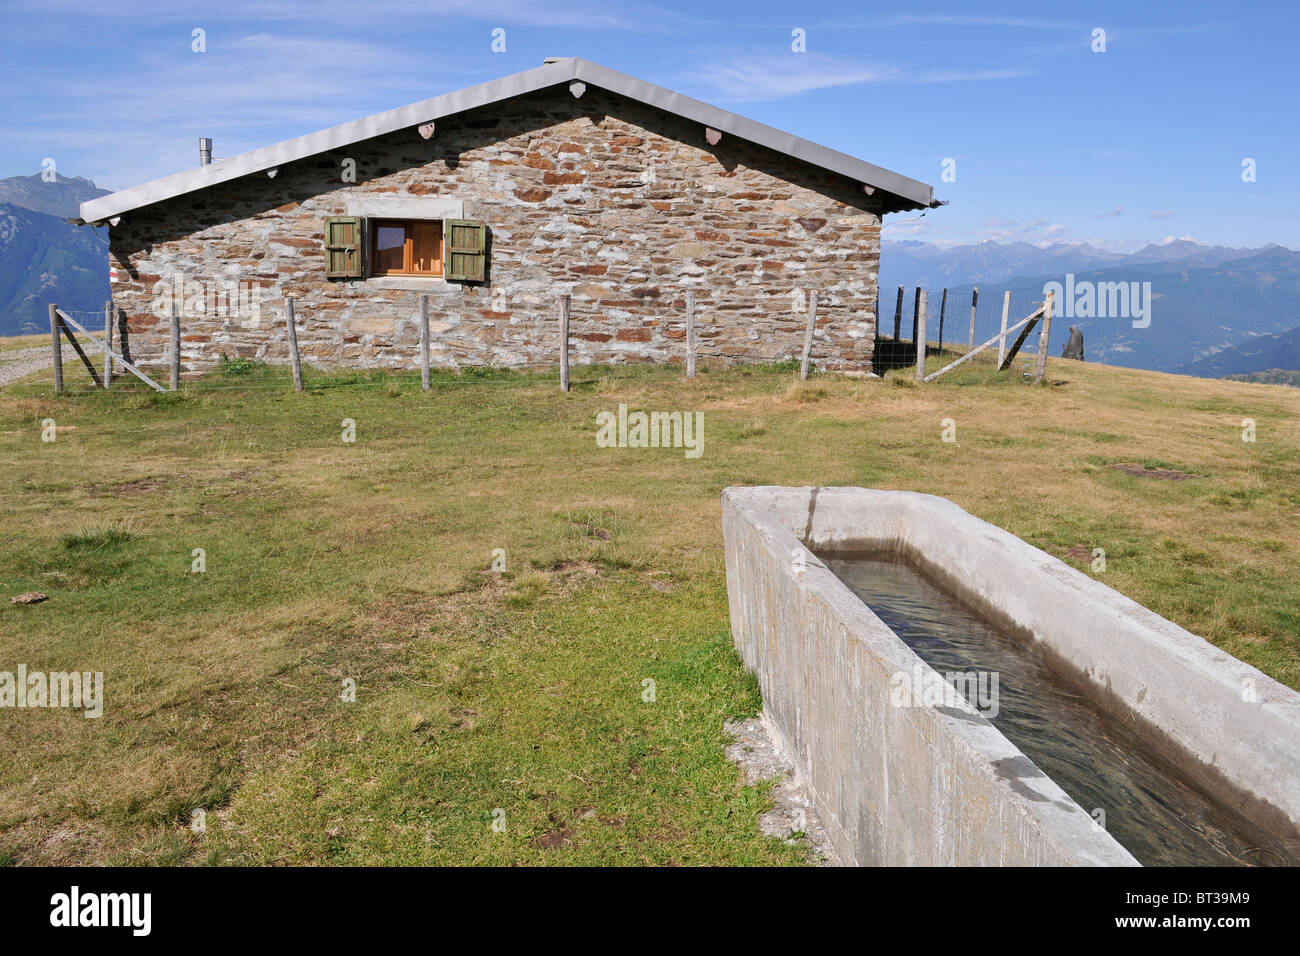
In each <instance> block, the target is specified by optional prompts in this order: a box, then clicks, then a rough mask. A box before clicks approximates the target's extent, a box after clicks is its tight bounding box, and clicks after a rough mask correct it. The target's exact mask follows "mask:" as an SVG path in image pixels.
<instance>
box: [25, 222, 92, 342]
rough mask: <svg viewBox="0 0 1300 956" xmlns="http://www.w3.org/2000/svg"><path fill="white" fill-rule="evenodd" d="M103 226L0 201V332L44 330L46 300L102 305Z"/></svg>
mask: <svg viewBox="0 0 1300 956" xmlns="http://www.w3.org/2000/svg"><path fill="white" fill-rule="evenodd" d="M105 231H106V230H104V229H100V230H94V229H91V228H90V227H89V226H85V227H81V228H77V227H74V226H70V225H68V224H67V223H65V222H64V221H63V220H62V219H59V218H56V217H55V216H50V215H46V214H45V213H39V212H33V211H32V210H30V209H24V208H22V207H20V206H15V205H13V204H12V203H6V202H0V263H3V267H0V335H23V334H26V333H30V332H40V331H41V330H43V329H45V330H48V329H49V327H50V324H49V310H48V305H49V303H51V302H54V303H56V304H58V305H61V306H63V307H64V308H66V309H74V310H93V309H102V308H103V306H104V303H105V302H106V301H107V300H108V297H109V285H108V245H107V239H106V238H105V237H104V235H103V234H104V233H105Z"/></svg>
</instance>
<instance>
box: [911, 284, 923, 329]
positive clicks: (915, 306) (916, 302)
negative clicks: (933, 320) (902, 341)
mask: <svg viewBox="0 0 1300 956" xmlns="http://www.w3.org/2000/svg"><path fill="white" fill-rule="evenodd" d="M920 314H921V287H920V286H917V287H916V295H915V296H914V297H913V298H912V341H913V342H915V341H916V322H917V317H918V316H919V315H920Z"/></svg>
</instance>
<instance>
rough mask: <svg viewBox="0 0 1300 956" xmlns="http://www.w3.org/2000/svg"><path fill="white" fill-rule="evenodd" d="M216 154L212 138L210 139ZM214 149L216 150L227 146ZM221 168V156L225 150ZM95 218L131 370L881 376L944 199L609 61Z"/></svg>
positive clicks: (140, 195) (133, 197)
mask: <svg viewBox="0 0 1300 956" xmlns="http://www.w3.org/2000/svg"><path fill="white" fill-rule="evenodd" d="M206 142H207V143H209V144H210V141H206ZM209 150H210V146H209ZM208 155H210V152H209V154H208ZM203 158H204V160H205V161H204V162H203V164H201V165H199V166H198V167H196V168H193V169H189V170H186V171H184V172H180V173H177V174H175V175H172V176H168V177H165V178H163V179H159V180H155V181H153V182H150V183H145V184H143V185H141V186H136V187H133V188H130V189H125V190H121V191H119V192H115V193H112V194H111V195H108V196H103V197H101V198H98V199H95V200H92V201H90V202H87V203H84V204H83V205H82V207H81V218H82V220H83V221H84V222H86V223H95V224H100V223H104V222H107V223H109V224H110V226H111V228H110V249H109V266H110V269H111V272H110V275H111V277H112V279H113V282H112V288H113V300H114V303H115V305H116V307H117V309H118V312H119V327H120V329H121V331H122V333H123V338H124V341H125V344H126V347H127V348H128V349H129V351H130V353H131V354H130V357H131V358H132V359H133V360H135V361H136V362H137V363H139V364H142V365H144V366H155V367H156V366H160V365H163V364H165V363H166V361H167V357H168V350H169V348H170V346H169V331H170V322H171V313H172V310H173V309H174V310H175V311H176V314H177V315H178V316H179V324H180V333H181V349H180V352H181V362H182V367H183V370H184V372H185V374H197V373H200V372H202V371H204V370H205V369H208V368H210V367H212V366H213V365H214V364H215V363H216V362H217V361H218V360H219V357H220V356H222V355H227V356H232V357H234V356H240V357H247V358H257V359H263V360H266V361H270V362H283V361H287V357H288V339H287V334H286V331H287V330H286V328H285V315H286V307H285V303H286V299H287V298H290V297H291V298H293V299H294V311H295V319H296V332H297V339H298V343H299V348H300V352H301V354H302V357H303V360H304V361H306V362H309V363H311V364H313V365H318V366H349V367H366V368H412V367H414V366H415V364H416V362H417V361H418V348H419V345H418V343H419V325H420V312H421V299H422V298H424V297H426V296H427V308H428V311H429V317H430V328H431V336H430V338H431V353H432V361H433V363H434V364H435V366H447V367H460V366H466V365H496V366H510V367H524V366H546V365H554V364H555V363H556V361H557V359H558V334H559V322H558V302H559V297H560V296H561V295H563V294H568V295H570V296H571V302H572V305H571V314H572V319H571V339H570V354H571V358H572V361H573V362H574V363H584V362H600V363H604V362H628V361H653V362H663V361H670V360H677V361H680V360H682V358H683V356H684V348H685V345H684V339H685V325H684V319H685V309H684V302H685V294H686V292H687V291H693V292H694V293H695V302H696V322H697V328H698V333H697V334H698V341H699V355H700V358H701V359H702V360H704V361H708V360H710V359H712V360H721V361H726V362H763V361H773V360H779V359H783V358H786V357H789V356H793V355H798V354H799V353H800V351H801V349H802V342H803V336H804V329H805V325H806V321H807V312H806V309H807V302H808V297H809V293H810V292H811V291H813V290H816V292H817V303H818V312H817V330H816V337H815V340H814V348H813V357H814V360H815V361H816V362H817V364H818V365H819V366H820V367H822V368H827V369H832V370H859V371H863V370H869V369H870V367H871V359H872V352H873V347H874V341H875V331H876V314H875V313H876V301H877V284H876V282H877V269H878V266H879V260H880V228H881V220H882V217H883V216H884V215H885V214H886V213H890V212H898V211H903V210H915V209H925V208H929V207H933V206H937V205H938V203H937V202H935V200H934V195H933V189H932V187H930V186H928V185H925V184H924V183H920V182H917V181H915V180H912V179H908V178H906V177H904V176H900V175H899V174H897V173H893V172H890V171H889V170H886V169H882V168H880V167H878V166H874V165H872V164H870V163H867V162H864V161H862V160H858V159H855V158H853V157H850V156H847V155H845V154H843V153H839V152H836V151H834V150H831V149H828V148H826V147H824V146H819V145H817V144H815V143H811V142H808V141H807V140H803V139H799V138H798V137H795V136H792V135H790V134H788V133H783V132H781V131H779V130H776V129H773V128H771V127H768V126H764V125H762V124H760V123H756V122H754V121H752V120H748V119H745V118H744V117H741V116H737V115H735V114H733V113H729V112H727V111H725V110H721V109H718V108H716V107H712V106H709V105H707V104H705V103H701V102H699V101H697V100H693V99H690V98H688V97H684V96H681V95H679V94H677V93H674V92H672V91H669V90H665V89H663V88H661V87H657V86H653V85H651V84H649V83H645V82H643V81H641V80H637V79H635V78H632V77H629V76H626V75H624V74H621V73H617V72H615V71H613V70H609V69H607V68H605V67H601V66H598V65H597V64H594V63H591V62H589V61H586V60H582V59H577V58H563V59H554V60H547V61H546V63H545V64H544V65H543V66H541V67H538V68H536V69H532V70H527V71H525V72H523V73H518V74H515V75H513V76H508V77H504V78H502V79H498V80H493V81H491V82H488V83H483V84H480V85H478V86H474V87H470V88H468V89H465V90H461V91H459V92H455V93H448V94H446V95H443V96H438V97H434V98H433V99H429V100H425V101H423V102H420V103H415V104H412V105H410V106H405V107H402V108H400V109H396V110H391V111H389V112H386V113H379V114H376V115H374V116H369V117H366V118H364V119H360V120H356V121H354V122H351V123H345V124H343V125H341V126H336V127H332V128H330V129H326V130H322V131H320V132H317V133H312V134H309V135H307V136H302V137H299V138H297V139H292V140H288V141H286V142H283V143H279V144H276V145H274V146H268V147H265V148H263V149H258V150H254V151H252V152H249V153H244V154H242V155H240V156H235V157H232V158H229V159H223V160H218V161H215V162H208V161H206V160H207V158H208V157H207V156H204V157H203Z"/></svg>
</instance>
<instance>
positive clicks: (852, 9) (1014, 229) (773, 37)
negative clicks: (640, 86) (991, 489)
mask: <svg viewBox="0 0 1300 956" xmlns="http://www.w3.org/2000/svg"><path fill="white" fill-rule="evenodd" d="M1297 9H1300V8H1297V7H1293V6H1289V5H1286V4H1276V5H1272V4H1252V5H1245V6H1243V5H1239V4H1233V3H1219V4H1209V3H1195V2H1192V3H1169V4H1166V3H1141V4H1132V3H1125V4H1113V5H1112V4H1097V3H1089V4H1075V3H1063V4H1048V3H1042V2H1038V3H1019V2H1016V3H1011V2H1003V3H978V4H956V3H949V4H945V5H929V4H925V3H920V4H915V3H913V4H907V3H899V4H894V5H888V4H871V5H867V4H855V3H845V2H808V3H803V4H796V3H790V2H788V0H786V2H748V3H735V4H732V3H717V4H707V3H704V2H700V0H695V2H688V0H665V2H654V3H632V2H622V0H565V2H563V3H555V2H552V3H545V4H544V3H540V2H531V3H530V2H521V0H441V2H430V0H422V2H406V0H402V2H395V3H379V2H376V3H370V2H365V0H351V2H342V0H314V2H310V3H300V4H298V3H287V2H281V3H277V2H261V0H256V2H255V0H216V2H212V0H206V2H202V3H198V2H190V0H173V2H170V3H166V4H151V3H144V2H131V3H126V2H118V0H46V2H33V3H29V4H27V5H25V6H24V7H22V8H21V9H13V8H9V9H6V15H5V21H6V33H5V36H4V38H3V40H0V44H3V58H2V59H0V64H2V65H0V73H2V74H3V77H4V82H5V86H4V88H5V90H6V91H7V93H8V96H6V98H5V101H4V103H3V105H2V106H0V130H2V131H3V133H4V135H3V137H0V176H11V175H19V174H24V175H29V174H32V173H35V172H39V171H40V169H41V163H42V161H43V160H44V159H46V158H47V157H48V158H52V159H54V160H55V162H56V163H57V168H58V171H59V172H60V173H62V174H63V175H80V176H87V177H89V178H92V179H94V180H95V181H96V182H97V183H99V184H100V185H102V186H105V187H108V188H123V187H126V186H131V185H135V184H136V183H140V182H144V181H146V180H149V179H153V178H156V177H158V176H162V175H166V174H167V173H171V172H175V171H177V170H179V169H183V168H186V167H189V166H193V165H195V164H196V163H197V144H196V140H197V138H198V137H199V136H200V135H207V136H211V137H213V139H214V140H215V143H216V150H215V151H216V155H217V156H218V157H223V156H231V155H234V154H235V153H239V152H243V151H245V150H249V149H254V148H256V147H258V146H264V145H267V144H269V143H272V142H276V141H278V140H281V139H286V138H288V137H291V136H296V135H300V134H302V133H308V132H311V131H313V130H316V129H320V128H323V127H325V126H330V125H333V124H335V123H340V122H345V121H347V120H350V119H355V118H356V117H358V116H363V115H366V114H369V113H374V112H378V111H380V110H385V109H390V108H392V107H395V106H400V105H403V104H405V103H409V102H413V101H416V100H420V99H424V98H426V97H428V96H433V95H436V94H438V93H442V92H446V91H448V90H454V89H458V88H460V87H463V86H467V85H470V84H472V83H476V82H480V81H482V80H486V79H491V78H493V77H496V76H501V75H504V74H507V73H514V72H517V71H519V70H523V69H527V68H529V67H533V66H537V65H539V64H540V63H541V62H542V60H543V58H544V57H546V56H582V57H586V58H587V59H590V60H595V61H597V62H599V63H602V64H604V65H606V66H609V67H612V68H614V69H617V70H620V71H622V72H625V73H631V74H633V75H635V76H638V77H641V78H643V79H646V80H649V81H651V82H654V83H657V84H660V85H662V86H667V87H669V88H672V89H676V90H680V91H681V92H683V93H687V94H689V95H691V96H694V97H697V98H699V99H702V100H705V101H708V102H711V103H715V104H717V105H720V106H724V107H726V108H728V109H732V110H735V111H736V112H739V113H742V114H745V115H747V116H751V117H753V118H755V119H758V120H761V121H762V122H765V123H768V124H770V125H773V126H776V127H779V128H782V129H787V130H789V131H791V132H794V133H797V134H799V135H801V136H804V137H806V138H808V139H812V140H815V141H817V142H821V143H824V144H826V145H829V146H833V147H835V148H837V149H840V150H843V151H844V152H847V153H851V154H853V155H855V156H859V157H861V158H863V159H866V160H868V161H870V162H873V163H876V164H878V165H881V166H885V167H888V168H890V169H894V170H897V171H898V172H901V173H904V174H905V175H908V176H911V177H913V178H915V179H920V180H922V181H924V182H928V183H931V184H933V185H934V186H935V188H936V191H937V194H938V196H939V197H940V198H942V199H947V200H950V202H951V205H950V206H947V207H945V208H943V209H939V210H934V211H932V212H930V213H928V214H927V215H926V216H925V217H924V218H918V217H917V216H916V214H914V213H913V214H899V215H895V216H891V217H889V219H888V220H887V221H886V222H887V228H886V237H887V238H895V239H902V238H918V239H927V240H931V241H939V242H945V243H951V242H973V241H981V240H984V239H994V240H998V241H1012V240H1024V241H1028V242H1033V243H1036V244H1044V243H1048V242H1052V241H1082V240H1086V241H1093V242H1097V243H1099V244H1103V245H1106V246H1108V247H1111V248H1118V249H1128V248H1135V247H1137V246H1140V245H1144V244H1146V243H1147V242H1153V241H1154V242H1159V241H1162V240H1164V239H1167V238H1168V237H1171V236H1172V237H1190V238H1194V239H1196V240H1198V241H1202V242H1212V243H1221V244H1226V245H1252V246H1254V245H1262V244H1264V243H1268V242H1280V243H1282V244H1283V245H1287V246H1290V247H1292V248H1300V201H1298V200H1300V185H1298V183H1300V175H1298V174H1300V148H1298V147H1300V132H1297V123H1296V114H1297V109H1296V106H1295V103H1294V100H1295V96H1296V94H1297V90H1300V67H1298V66H1297V60H1298V57H1297V54H1296V49H1295V48H1296V42H1297V39H1300V35H1298V34H1300V31H1298V30H1297V26H1298V25H1300V12H1297ZM195 29H202V30H203V31H205V45H206V52H202V53H196V52H194V51H193V50H192V46H193V42H194V41H193V39H192V35H193V31H194V30H195ZM497 29H501V30H504V31H505V52H502V53H498V52H493V50H492V43H493V31H494V30H497ZM1097 29H1102V30H1104V31H1105V52H1094V51H1093V49H1092V47H1093V45H1094V38H1093V32H1094V30H1097ZM795 30H802V31H804V36H805V37H806V41H805V42H806V50H805V51H804V52H795V51H794V50H793V49H792V46H793V44H794V40H793V38H792V33H793V31H795ZM1246 159H1253V160H1254V161H1255V169H1256V181H1255V182H1249V183H1248V182H1243V181H1242V163H1243V161H1244V160H1246ZM945 160H952V161H953V164H952V165H951V167H950V168H952V170H953V171H954V173H955V180H954V181H952V182H945V181H944V180H943V172H944V163H945Z"/></svg>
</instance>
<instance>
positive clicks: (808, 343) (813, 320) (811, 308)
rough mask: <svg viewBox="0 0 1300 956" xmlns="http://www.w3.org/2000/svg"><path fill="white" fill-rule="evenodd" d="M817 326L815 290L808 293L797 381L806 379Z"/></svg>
mask: <svg viewBox="0 0 1300 956" xmlns="http://www.w3.org/2000/svg"><path fill="white" fill-rule="evenodd" d="M816 328H817V290H816V289H813V290H812V291H811V292H809V293H808V331H806V332H804V334H803V362H802V363H801V364H800V366H799V381H801V382H806V381H807V380H808V361H809V359H811V358H812V340H813V331H814V330H815V329H816Z"/></svg>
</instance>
